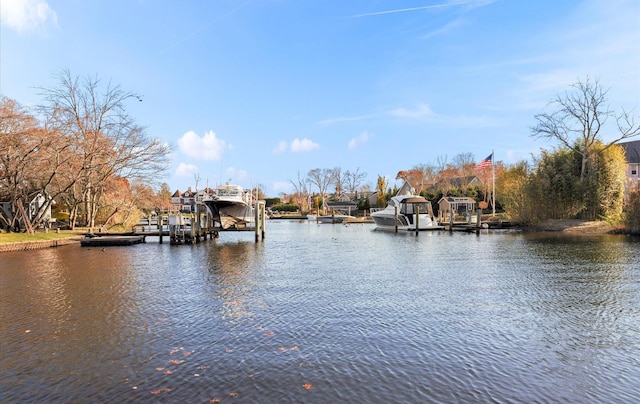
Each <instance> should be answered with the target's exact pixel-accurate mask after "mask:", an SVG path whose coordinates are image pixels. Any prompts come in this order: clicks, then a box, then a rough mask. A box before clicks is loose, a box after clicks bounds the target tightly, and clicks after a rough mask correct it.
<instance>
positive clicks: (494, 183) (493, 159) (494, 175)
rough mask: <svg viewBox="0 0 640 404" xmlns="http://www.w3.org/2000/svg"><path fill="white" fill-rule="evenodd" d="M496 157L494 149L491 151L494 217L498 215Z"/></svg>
mask: <svg viewBox="0 0 640 404" xmlns="http://www.w3.org/2000/svg"><path fill="white" fill-rule="evenodd" d="M494 163H495V155H494V151H493V149H492V150H491V185H492V188H493V192H492V196H491V206H492V208H493V212H492V213H493V214H492V216H495V215H496V171H495V170H496V169H495V167H494V166H495V164H494Z"/></svg>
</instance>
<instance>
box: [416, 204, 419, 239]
mask: <svg viewBox="0 0 640 404" xmlns="http://www.w3.org/2000/svg"><path fill="white" fill-rule="evenodd" d="M418 231H420V206H418V205H416V236H417V235H418Z"/></svg>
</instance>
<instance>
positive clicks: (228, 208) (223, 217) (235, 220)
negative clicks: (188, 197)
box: [203, 183, 255, 230]
mask: <svg viewBox="0 0 640 404" xmlns="http://www.w3.org/2000/svg"><path fill="white" fill-rule="evenodd" d="M203 202H204V203H205V205H207V207H208V208H209V210H210V211H211V214H212V215H213V220H214V223H215V226H216V227H220V228H222V229H224V230H229V229H237V230H239V229H245V228H247V227H250V226H251V225H252V224H253V223H254V221H255V209H254V207H253V198H252V194H251V192H250V191H246V190H245V189H244V188H242V187H241V186H240V185H234V184H229V183H226V184H225V185H220V186H218V187H217V188H216V193H215V195H213V196H211V197H210V198H207V199H205V200H204V201H203Z"/></svg>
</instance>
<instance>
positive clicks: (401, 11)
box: [347, 0, 473, 18]
mask: <svg viewBox="0 0 640 404" xmlns="http://www.w3.org/2000/svg"><path fill="white" fill-rule="evenodd" d="M471 3H473V1H471V0H469V1H456V2H451V3H443V4H432V5H430V6H421V7H410V8H398V9H395V10H386V11H377V12H373V13H364V14H356V15H352V16H349V17H347V18H362V17H373V16H377V15H385V14H395V13H406V12H410V11H419V10H428V9H430V8H443V7H452V6H461V5H466V4H471Z"/></svg>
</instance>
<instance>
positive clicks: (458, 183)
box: [433, 175, 482, 188]
mask: <svg viewBox="0 0 640 404" xmlns="http://www.w3.org/2000/svg"><path fill="white" fill-rule="evenodd" d="M477 183H482V181H481V180H480V178H478V176H477V175H470V176H467V177H454V178H448V179H446V180H440V181H438V182H437V183H436V184H434V186H433V187H434V188H442V187H444V186H445V185H449V186H452V187H454V188H463V187H466V186H469V185H473V184H477Z"/></svg>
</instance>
